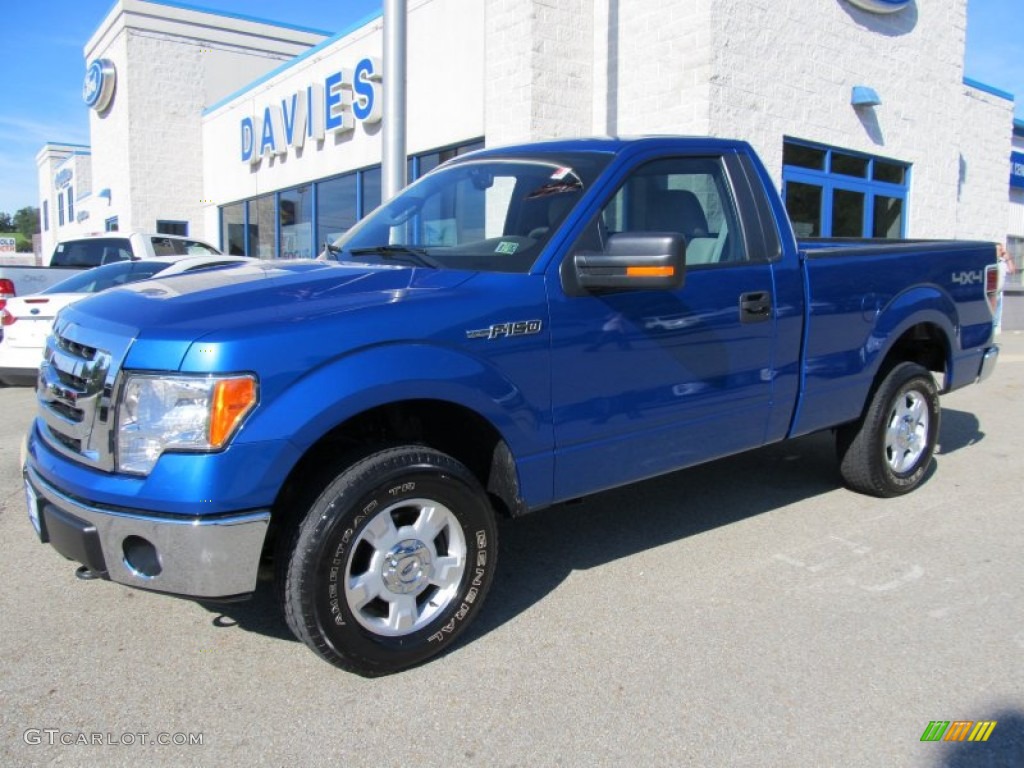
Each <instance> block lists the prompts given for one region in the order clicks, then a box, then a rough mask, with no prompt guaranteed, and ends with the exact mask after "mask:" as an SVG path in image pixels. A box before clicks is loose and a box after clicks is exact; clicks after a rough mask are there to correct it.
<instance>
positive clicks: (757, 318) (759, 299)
mask: <svg viewBox="0 0 1024 768" xmlns="http://www.w3.org/2000/svg"><path fill="white" fill-rule="evenodd" d="M771 317H772V296H771V294H770V293H769V292H768V291H753V292H752V293H741V294H740V322H741V323H763V322H765V321H766V320H771Z"/></svg>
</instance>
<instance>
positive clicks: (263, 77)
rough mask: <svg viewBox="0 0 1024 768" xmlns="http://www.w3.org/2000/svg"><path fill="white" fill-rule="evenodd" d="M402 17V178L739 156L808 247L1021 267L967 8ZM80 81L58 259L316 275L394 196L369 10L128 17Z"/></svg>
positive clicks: (118, 10)
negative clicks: (150, 257) (329, 249)
mask: <svg viewBox="0 0 1024 768" xmlns="http://www.w3.org/2000/svg"><path fill="white" fill-rule="evenodd" d="M283 8H284V6H283ZM407 8H408V10H407V49H406V61H407V72H406V91H407V100H406V126H407V130H406V148H407V152H408V163H407V173H408V177H409V179H410V180H414V179H415V178H417V177H419V176H421V175H422V174H424V173H426V172H428V171H429V170H430V169H431V168H434V167H435V166H437V165H438V164H439V163H441V162H443V161H445V160H446V159H448V158H450V157H453V156H455V155H458V154H461V153H464V152H466V151H470V150H472V149H476V148H479V147H483V146H498V145H503V144H509V143H516V142H523V141H529V140H535V139H547V138H556V137H570V136H590V135H620V136H629V135H641V134H690V135H711V136H718V137H730V138H743V139H746V140H748V141H749V142H750V143H751V144H752V145H753V146H754V147H755V149H756V150H757V151H758V153H759V154H760V156H761V157H762V159H763V160H764V162H765V164H766V165H767V167H768V169H769V171H770V173H771V174H772V177H773V178H774V180H775V181H776V183H777V186H778V188H779V190H780V191H781V192H782V193H783V196H784V198H785V200H786V205H787V208H788V210H789V213H790V217H791V219H792V221H793V225H794V229H795V230H796V231H797V234H798V235H803V236H854V237H860V236H868V237H913V238H970V239H985V240H999V241H1006V242H1008V243H1009V244H1010V246H1011V248H1012V249H1014V250H1015V251H1016V253H1017V256H1018V263H1020V262H1021V261H1022V260H1024V259H1022V258H1021V257H1022V256H1024V125H1022V124H1021V123H1020V122H1019V121H1018V122H1015V121H1014V118H1013V106H1014V105H1013V96H1012V95H1011V94H1009V93H1005V92H1002V91H1000V90H998V89H995V88H992V87H990V86H988V85H986V84H983V83H979V82H976V81H974V80H972V79H970V78H969V77H967V76H966V75H965V72H964V45H965V36H966V22H967V0H928V2H921V1H920V0H819V1H818V2H813V3H811V2H798V3H765V2H760V1H758V0H718V1H717V2H709V1H701V2H696V1H694V2H683V1H681V0H409V2H408V4H407ZM85 64H86V76H85V85H84V90H83V95H84V99H85V105H83V108H84V109H88V110H89V112H90V144H89V146H76V145H71V144H58V143H51V144H47V145H46V146H44V147H43V148H42V149H41V151H40V152H39V154H38V156H37V163H38V167H39V189H40V198H41V199H40V219H41V228H42V230H43V232H42V237H43V245H42V247H43V252H44V253H48V252H49V250H50V249H51V248H52V246H53V244H54V242H56V241H57V240H59V239H61V238H65V237H69V236H72V235H77V234H80V233H83V232H97V231H104V230H112V229H121V230H125V229H142V230H148V231H163V232H168V233H178V234H187V235H190V236H193V237H200V238H205V239H207V240H210V241H211V242H213V243H214V244H217V245H220V246H221V247H222V248H223V249H224V250H225V251H227V252H231V253H244V254H249V255H253V256H258V257H260V258H277V257H307V256H315V255H316V254H317V252H318V251H319V250H320V247H321V245H322V243H323V242H324V241H325V240H329V239H332V238H334V237H336V236H337V235H338V234H340V233H342V232H344V231H345V230H346V229H348V228H349V227H350V226H352V224H353V223H354V222H355V221H357V220H358V219H359V217H360V216H362V215H363V214H364V213H366V212H368V211H369V210H371V209H372V208H373V207H374V206H376V205H377V204H378V203H379V202H380V200H381V194H382V192H381V189H382V183H381V157H382V148H383V126H384V124H385V122H386V121H387V120H388V119H389V115H388V114H387V113H386V112H385V109H384V96H383V94H384V89H386V88H387V87H388V72H387V70H386V69H385V67H384V60H383V19H382V17H381V16H380V15H377V16H374V17H371V18H369V19H366V20H363V21H362V22H360V23H358V24H356V25H355V26H353V27H352V28H350V29H347V30H344V31H342V32H340V33H333V32H330V31H321V30H313V29H306V28H300V27H296V26H294V25H290V24H288V23H281V22H271V21H266V20H261V19H253V18H248V17H243V16H238V15H229V14H224V13H220V12H216V11H212V10H204V9H201V8H198V7H196V6H194V5H191V4H189V5H186V4H181V3H176V2H166V1H164V0H160V1H159V2H158V1H156V0H117V2H116V3H115V4H114V6H113V8H112V9H111V11H110V12H109V13H108V15H107V16H106V18H104V20H103V21H102V23H101V24H100V26H99V28H98V29H97V30H96V32H95V34H94V35H93V36H92V38H91V39H90V40H89V41H88V42H87V43H86V45H85ZM1008 160H1009V161H1010V162H1009V171H1010V172H1009V174H1008V173H1007V170H1008V167H1007V166H1008V162H1007V161H1008Z"/></svg>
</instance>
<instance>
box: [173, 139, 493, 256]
mask: <svg viewBox="0 0 1024 768" xmlns="http://www.w3.org/2000/svg"><path fill="white" fill-rule="evenodd" d="M483 145H484V143H483V141H481V140H476V141H472V142H468V143H466V144H461V145H458V146H455V147H448V148H446V149H441V150H437V151H434V152H428V153H425V154H422V155H417V156H414V157H412V158H410V159H409V181H415V180H416V179H417V178H419V177H420V176H422V175H423V174H424V173H426V172H428V171H429V170H431V169H433V168H436V167H437V166H438V165H440V164H441V163H443V162H445V161H446V160H449V159H451V158H453V157H456V156H458V155H462V154H465V153H466V152H469V151H472V150H474V149H480V148H482V147H483ZM381 197H382V195H381V168H380V166H379V165H376V166H373V167H371V168H365V169H363V170H360V171H353V172H350V173H346V174H344V175H342V176H335V177H333V178H329V179H322V180H320V181H317V182H313V183H310V184H306V185H303V186H299V187H292V188H290V189H284V190H281V191H280V192H279V193H276V194H269V195H264V196H262V197H259V198H252V199H249V200H242V201H240V202H237V203H232V204H231V205H225V206H221V209H220V230H221V249H222V250H223V251H224V252H225V253H229V254H233V255H246V256H258V257H259V258H262V259H271V258H312V257H315V256H317V254H318V253H319V252H320V250H321V248H322V246H323V244H324V243H325V242H331V241H333V240H335V239H337V238H338V237H340V236H341V235H343V234H344V233H345V232H347V231H348V230H349V229H350V228H351V227H352V226H353V225H354V224H355V223H356V222H357V221H359V220H360V219H361V218H362V217H363V216H365V215H366V214H368V213H369V212H370V211H372V210H373V209H374V208H376V207H377V206H379V205H380V203H381ZM161 231H163V230H161ZM169 234H170V233H169Z"/></svg>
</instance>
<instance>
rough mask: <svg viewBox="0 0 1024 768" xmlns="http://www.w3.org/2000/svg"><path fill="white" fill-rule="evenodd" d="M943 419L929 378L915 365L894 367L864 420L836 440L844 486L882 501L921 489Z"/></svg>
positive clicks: (842, 429)
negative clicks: (940, 422) (940, 421)
mask: <svg viewBox="0 0 1024 768" xmlns="http://www.w3.org/2000/svg"><path fill="white" fill-rule="evenodd" d="M939 415H940V408H939V392H938V389H937V388H936V386H935V381H934V380H933V379H932V375H931V373H929V372H928V370H927V369H925V368H923V367H922V366H920V365H918V364H916V363H900V364H899V365H897V366H896V367H894V368H893V369H892V370H891V371H889V373H888V374H886V376H885V378H884V379H882V383H881V384H880V385H879V386H878V389H876V390H875V393H874V395H873V396H872V398H871V402H870V403H869V404H868V408H867V410H866V411H865V413H864V415H863V416H862V417H861V419H860V420H859V421H855V422H853V423H852V424H847V425H845V426H843V427H840V428H839V430H838V432H837V434H836V450H837V453H838V456H839V471H840V473H841V474H842V477H843V481H844V482H845V483H846V486H847V487H848V488H851V489H852V490H855V491H859V492H860V493H866V494H868V495H871V496H879V497H881V498H890V497H893V496H900V495H902V494H904V493H909V492H910V491H912V490H914V489H915V488H917V487H918V486H919V485H920V484H921V483H922V482H923V481H924V478H925V476H926V474H927V472H928V468H929V467H930V466H931V463H932V457H933V455H934V453H935V444H936V441H937V440H938V435H939Z"/></svg>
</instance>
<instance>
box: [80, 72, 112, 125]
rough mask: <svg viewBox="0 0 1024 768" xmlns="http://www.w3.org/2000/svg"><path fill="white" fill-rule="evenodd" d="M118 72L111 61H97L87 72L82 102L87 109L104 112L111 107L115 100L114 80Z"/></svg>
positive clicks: (83, 85)
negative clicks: (111, 102)
mask: <svg viewBox="0 0 1024 768" xmlns="http://www.w3.org/2000/svg"><path fill="white" fill-rule="evenodd" d="M116 77H117V71H116V70H115V69H114V62H112V61H111V60H110V59H96V60H95V61H94V62H93V63H92V64H90V65H89V68H88V69H86V70H85V82H84V83H83V84H82V100H83V101H84V102H85V105H86V106H87V107H90V108H92V109H95V110H96V111H97V112H102V111H103V110H105V109H106V108H107V107H109V106H110V101H111V100H112V99H113V98H114V80H115V79H116Z"/></svg>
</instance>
